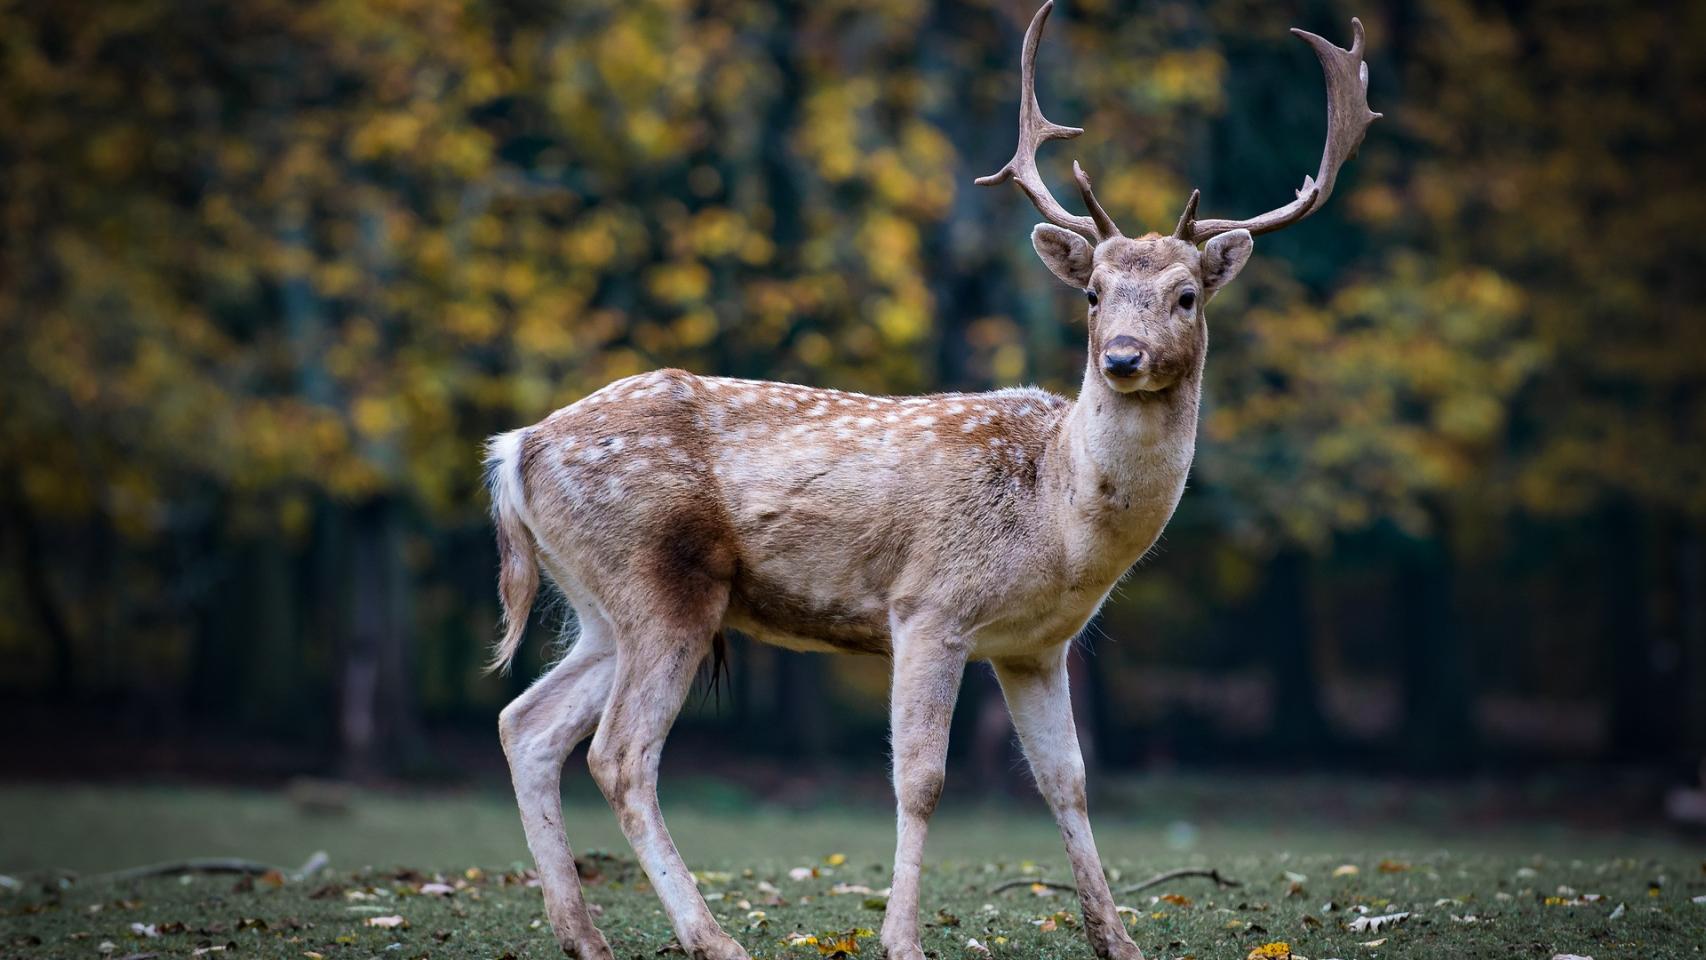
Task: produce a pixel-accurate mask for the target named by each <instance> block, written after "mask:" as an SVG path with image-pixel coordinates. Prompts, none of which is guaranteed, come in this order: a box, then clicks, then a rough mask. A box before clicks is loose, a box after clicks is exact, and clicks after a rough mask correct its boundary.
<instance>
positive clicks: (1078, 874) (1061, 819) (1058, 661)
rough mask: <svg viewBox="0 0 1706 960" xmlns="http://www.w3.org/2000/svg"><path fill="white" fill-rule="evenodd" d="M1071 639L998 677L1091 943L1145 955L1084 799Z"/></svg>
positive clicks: (1107, 954)
mask: <svg viewBox="0 0 1706 960" xmlns="http://www.w3.org/2000/svg"><path fill="white" fill-rule="evenodd" d="M1068 652H1069V647H1068V645H1067V644H1062V645H1061V646H1060V648H1059V649H1058V650H1055V651H1052V652H1050V653H1047V654H1043V655H1041V656H1038V657H1024V658H1011V659H1005V660H996V661H994V666H995V678H996V679H997V680H999V681H1000V682H1001V692H1002V694H1003V695H1005V696H1006V698H1007V709H1008V711H1009V712H1010V713H1011V714H1012V715H1013V727H1014V729H1015V730H1017V731H1018V732H1019V742H1020V743H1022V744H1024V747H1025V756H1026V757H1027V758H1029V760H1030V762H1031V773H1032V776H1033V777H1034V778H1035V779H1036V781H1037V790H1038V791H1040V792H1041V793H1042V795H1043V799H1044V800H1047V801H1048V805H1049V809H1050V810H1052V811H1053V812H1054V819H1055V823H1056V824H1057V825H1059V827H1060V836H1061V839H1063V840H1065V841H1066V855H1067V858H1068V859H1069V860H1071V861H1072V878H1073V881H1074V883H1075V885H1076V886H1077V888H1078V905H1079V906H1080V907H1081V908H1082V909H1083V911H1084V932H1085V934H1086V935H1087V936H1088V937H1089V939H1090V947H1091V949H1093V950H1095V952H1096V956H1097V957H1100V958H1103V960H1143V951H1141V950H1139V949H1138V948H1137V944H1135V943H1133V942H1132V939H1131V936H1130V935H1129V934H1127V933H1126V929H1125V925H1124V924H1123V923H1121V922H1120V915H1119V911H1118V910H1117V909H1116V908H1115V906H1114V897H1113V894H1112V893H1110V892H1109V890H1108V878H1107V876H1106V875H1104V874H1103V872H1102V859H1101V857H1100V856H1099V855H1098V854H1097V853H1096V839H1095V837H1094V836H1092V835H1091V833H1090V815H1089V812H1088V805H1087V803H1086V800H1085V789H1084V787H1085V784H1084V756H1083V754H1082V753H1081V752H1080V750H1079V748H1078V730H1077V727H1076V726H1075V725H1074V722H1073V719H1072V695H1071V692H1070V689H1069V686H1068V679H1067V673H1066V656H1067V654H1068Z"/></svg>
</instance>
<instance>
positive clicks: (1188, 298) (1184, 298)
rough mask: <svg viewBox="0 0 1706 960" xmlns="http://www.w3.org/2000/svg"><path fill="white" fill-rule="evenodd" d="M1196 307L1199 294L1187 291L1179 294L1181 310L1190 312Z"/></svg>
mask: <svg viewBox="0 0 1706 960" xmlns="http://www.w3.org/2000/svg"><path fill="white" fill-rule="evenodd" d="M1196 305H1197V292H1196V291H1195V290H1186V291H1185V292H1184V293H1181V294H1179V307H1180V308H1181V309H1184V310H1189V309H1191V308H1192V307H1194V306H1196Z"/></svg>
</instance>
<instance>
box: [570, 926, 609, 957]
mask: <svg viewBox="0 0 1706 960" xmlns="http://www.w3.org/2000/svg"><path fill="white" fill-rule="evenodd" d="M561 946H562V948H563V956H565V957H571V958H573V960H616V954H615V953H613V952H612V951H611V949H610V942H609V941H608V940H605V939H604V934H602V933H599V932H598V930H596V929H592V930H589V931H588V932H586V933H584V934H582V935H581V938H580V940H579V942H572V943H564V944H561Z"/></svg>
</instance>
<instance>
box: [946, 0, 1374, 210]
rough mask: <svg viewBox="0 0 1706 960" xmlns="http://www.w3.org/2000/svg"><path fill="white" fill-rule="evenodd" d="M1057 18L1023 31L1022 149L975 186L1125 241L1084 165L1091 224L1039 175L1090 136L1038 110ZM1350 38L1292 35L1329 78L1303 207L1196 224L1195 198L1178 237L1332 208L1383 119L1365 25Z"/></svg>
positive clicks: (1040, 16)
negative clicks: (1043, 156)
mask: <svg viewBox="0 0 1706 960" xmlns="http://www.w3.org/2000/svg"><path fill="white" fill-rule="evenodd" d="M1053 10H1054V0H1049V2H1047V3H1044V4H1043V5H1042V8H1041V9H1040V10H1038V11H1037V13H1036V16H1034V17H1032V18H1031V25H1030V27H1029V28H1027V29H1026V30H1025V46H1024V49H1023V52H1022V54H1021V56H1020V59H1019V80H1020V90H1019V146H1018V149H1016V150H1015V151H1014V153H1013V159H1011V160H1009V161H1007V165H1006V166H1004V167H1002V168H1001V169H1000V170H998V171H996V172H995V173H993V174H991V175H989V176H987V177H979V178H978V179H977V184H978V185H979V186H986V187H987V186H994V185H996V184H1000V183H1005V182H1007V181H1008V180H1012V181H1013V182H1014V183H1016V184H1018V186H1019V189H1020V190H1023V191H1024V192H1025V196H1027V197H1030V198H1031V203H1033V204H1035V205H1036V208H1037V210H1038V212H1040V213H1041V214H1042V215H1043V219H1045V220H1047V221H1048V222H1050V223H1052V224H1054V225H1055V226H1057V227H1065V228H1066V229H1068V230H1072V231H1075V232H1077V233H1079V234H1081V235H1083V236H1084V237H1086V238H1087V239H1089V240H1090V241H1091V242H1100V241H1102V240H1106V239H1108V238H1109V237H1117V236H1120V231H1119V228H1118V227H1116V226H1115V225H1114V221H1113V218H1111V217H1109V216H1108V213H1107V211H1106V210H1104V209H1102V205H1101V203H1099V202H1098V201H1097V200H1096V194H1095V193H1094V192H1093V191H1092V190H1091V189H1090V178H1089V177H1088V176H1087V175H1085V173H1084V169H1083V168H1082V167H1080V166H1079V165H1078V162H1077V161H1076V160H1075V161H1073V163H1072V172H1073V175H1074V176H1075V177H1076V178H1077V180H1078V191H1079V193H1081V194H1082V195H1083V197H1084V205H1085V206H1086V207H1088V208H1089V210H1090V216H1088V217H1080V216H1077V215H1076V214H1071V213H1067V212H1066V208H1064V207H1062V206H1061V205H1060V201H1058V200H1056V199H1055V198H1054V195H1053V194H1051V193H1049V189H1048V185H1047V184H1045V183H1043V179H1042V175H1041V174H1039V173H1038V172H1037V157H1036V153H1037V148H1038V147H1040V146H1042V144H1043V143H1044V142H1045V141H1048V140H1070V139H1072V138H1073V137H1076V136H1078V135H1079V134H1081V133H1083V132H1084V131H1083V129H1081V128H1079V127H1063V126H1061V125H1060V124H1058V123H1051V122H1050V121H1049V119H1048V118H1047V117H1044V116H1043V111H1042V108H1041V107H1040V106H1038V105H1037V70H1036V66H1037V45H1038V44H1039V43H1040V42H1041V41H1042V33H1043V24H1044V23H1046V22H1048V15H1049V13H1050V12H1051V11H1053ZM1351 31H1352V37H1353V39H1352V40H1351V48H1350V49H1349V50H1345V49H1342V48H1340V47H1336V46H1334V45H1333V44H1332V43H1331V42H1329V41H1327V40H1326V39H1325V38H1322V37H1319V36H1316V35H1315V34H1313V33H1310V32H1308V31H1306V30H1298V29H1295V28H1294V29H1293V30H1292V31H1291V32H1292V33H1295V34H1297V35H1298V36H1299V37H1301V38H1302V39H1303V40H1304V41H1305V42H1307V43H1308V44H1309V45H1310V46H1311V47H1313V48H1314V50H1315V55H1316V56H1317V57H1319V58H1320V60H1321V69H1322V70H1323V71H1324V72H1325V73H1326V76H1327V146H1326V149H1325V150H1323V151H1322V154H1321V166H1320V168H1319V169H1318V170H1317V171H1316V173H1315V175H1314V176H1312V177H1309V176H1306V177H1304V178H1303V187H1302V188H1301V189H1299V190H1298V191H1297V199H1295V200H1293V201H1292V202H1291V203H1288V204H1286V205H1285V206H1283V207H1279V208H1278V209H1275V210H1269V211H1268V212H1267V213H1264V214H1261V215H1260V216H1257V217H1254V218H1251V219H1249V220H1198V219H1197V218H1196V215H1197V202H1198V201H1199V200H1200V199H1201V193H1200V191H1196V190H1193V191H1191V199H1190V201H1189V202H1188V203H1186V205H1185V213H1184V215H1183V216H1181V217H1180V218H1179V225H1178V226H1177V227H1176V228H1174V230H1173V236H1175V237H1178V238H1180V239H1182V240H1189V241H1190V242H1192V243H1202V242H1204V241H1206V240H1209V239H1210V238H1212V237H1215V236H1218V235H1220V234H1222V233H1227V232H1228V231H1232V230H1240V229H1242V230H1248V231H1250V232H1251V233H1271V232H1273V231H1275V230H1279V229H1282V228H1284V227H1289V226H1291V225H1292V224H1294V223H1296V222H1298V221H1299V220H1302V219H1303V218H1304V217H1307V216H1309V215H1310V214H1311V213H1314V212H1315V211H1316V210H1319V209H1320V208H1321V206H1322V204H1324V203H1326V202H1327V197H1328V196H1330V195H1331V194H1332V192H1333V185H1334V183H1335V182H1336V181H1337V180H1338V177H1339V167H1341V166H1343V165H1344V162H1345V161H1346V160H1347V159H1349V158H1350V157H1351V156H1353V155H1355V153H1356V151H1357V147H1359V146H1361V144H1362V138H1363V136H1364V134H1366V133H1367V132H1368V125H1369V124H1371V123H1373V122H1374V121H1376V120H1378V119H1380V117H1381V115H1380V114H1378V113H1375V112H1373V111H1371V110H1369V109H1368V64H1366V63H1364V62H1363V59H1362V51H1363V32H1362V21H1360V20H1358V19H1356V18H1354V17H1353V18H1352V19H1351Z"/></svg>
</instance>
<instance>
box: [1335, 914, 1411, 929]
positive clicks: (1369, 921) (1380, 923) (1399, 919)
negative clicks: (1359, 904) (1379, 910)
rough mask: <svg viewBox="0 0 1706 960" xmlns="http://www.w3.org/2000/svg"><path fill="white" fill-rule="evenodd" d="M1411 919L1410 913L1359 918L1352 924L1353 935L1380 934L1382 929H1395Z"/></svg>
mask: <svg viewBox="0 0 1706 960" xmlns="http://www.w3.org/2000/svg"><path fill="white" fill-rule="evenodd" d="M1409 918H1410V915H1409V913H1387V914H1382V915H1381V916H1378V917H1367V916H1364V917H1357V918H1356V919H1355V920H1352V921H1351V922H1350V927H1349V930H1350V931H1351V932H1352V933H1379V932H1380V928H1382V927H1395V926H1397V925H1398V924H1400V923H1403V922H1404V921H1405V920H1408V919H1409Z"/></svg>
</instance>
